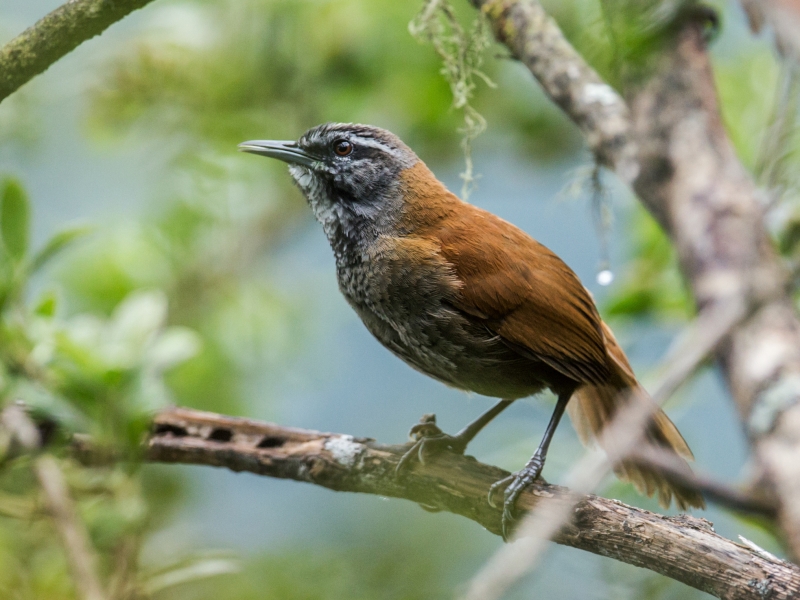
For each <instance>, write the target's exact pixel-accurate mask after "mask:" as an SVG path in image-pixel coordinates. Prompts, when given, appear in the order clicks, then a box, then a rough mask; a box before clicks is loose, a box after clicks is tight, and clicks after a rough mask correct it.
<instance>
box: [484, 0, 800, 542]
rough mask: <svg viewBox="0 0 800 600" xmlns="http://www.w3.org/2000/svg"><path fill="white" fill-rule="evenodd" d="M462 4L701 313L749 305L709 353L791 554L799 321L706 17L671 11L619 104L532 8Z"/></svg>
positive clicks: (798, 504)
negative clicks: (652, 240)
mask: <svg viewBox="0 0 800 600" xmlns="http://www.w3.org/2000/svg"><path fill="white" fill-rule="evenodd" d="M471 2H472V4H473V5H474V6H476V7H478V8H480V9H481V10H482V11H483V12H484V13H485V14H486V15H487V16H488V18H489V20H490V21H491V23H492V26H493V28H494V31H495V35H496V37H497V39H498V40H499V41H500V42H502V43H504V44H505V45H506V46H508V48H509V49H510V50H511V52H512V53H513V55H514V56H515V57H516V58H518V59H519V60H520V61H522V62H523V63H524V64H525V65H526V66H527V67H528V69H529V70H530V71H531V73H532V74H533V75H534V76H535V77H536V79H537V80H538V81H539V83H540V84H541V85H542V87H543V88H544V90H545V92H546V93H547V94H548V95H550V97H551V98H553V100H554V101H555V102H556V103H557V104H558V105H559V106H560V107H561V108H562V109H563V110H564V112H565V113H566V114H567V115H568V116H569V117H570V118H571V119H572V120H573V121H574V122H575V123H576V124H577V125H578V127H580V128H581V130H582V131H583V132H584V134H585V135H586V139H587V141H588V144H589V146H590V148H591V149H592V150H593V151H594V152H595V153H596V154H597V156H598V158H599V159H600V160H601V161H602V162H603V164H605V165H607V166H608V167H609V168H611V169H613V170H614V171H615V172H616V173H617V174H618V175H619V176H620V178H621V179H622V180H623V181H625V182H627V183H629V184H631V185H632V187H633V189H634V190H635V191H636V193H637V194H638V196H639V198H640V199H641V201H642V202H643V203H644V205H645V206H646V207H647V208H648V209H649V210H650V212H651V213H652V214H653V215H654V216H655V217H656V218H657V219H658V221H659V222H660V223H661V225H662V226H663V227H664V229H665V230H666V231H667V232H668V234H669V235H670V237H671V239H672V242H673V243H674V245H675V247H676V249H677V252H678V256H679V259H680V265H681V269H682V271H683V273H684V275H685V276H686V279H687V281H688V282H689V284H690V286H691V289H692V292H693V295H694V297H695V300H696V302H697V305H698V307H699V308H701V309H703V308H707V307H709V306H711V305H717V304H722V303H730V302H731V301H739V302H741V303H742V304H744V305H747V306H753V305H755V306H757V309H756V310H755V312H754V314H753V315H752V316H751V317H750V318H749V319H747V320H746V321H745V322H744V323H743V324H741V325H740V326H739V327H737V328H735V329H734V330H733V331H732V333H731V335H730V336H729V339H728V340H727V341H726V343H723V344H721V345H720V347H719V349H718V350H717V352H716V355H715V357H716V359H717V360H718V362H719V364H720V365H721V367H722V370H723V373H724V374H725V377H726V379H727V382H728V385H729V387H730V389H731V392H732V395H733V397H734V399H735V401H736V405H737V408H738V410H739V414H740V417H741V419H742V422H743V424H744V426H745V429H746V431H747V433H748V435H749V438H750V441H751V443H752V445H753V448H754V451H755V456H756V459H757V461H758V465H759V466H760V478H761V483H762V484H763V485H766V486H767V487H769V488H771V491H772V492H773V493H774V494H775V496H776V497H777V498H778V500H779V505H780V506H779V517H778V521H779V523H780V525H781V527H782V529H783V532H784V534H785V536H786V539H787V542H788V544H789V547H790V549H791V551H792V552H793V554H794V556H795V557H798V556H800V402H798V401H799V400H800V322H799V321H798V318H797V314H796V312H795V309H794V306H793V303H792V300H791V295H790V293H789V290H788V284H787V282H788V277H787V273H786V270H785V268H784V266H783V264H782V262H781V259H780V257H779V256H778V255H777V253H776V252H775V250H774V248H773V245H772V243H771V240H770V237H769V234H768V232H767V229H766V226H765V223H764V218H763V213H764V207H765V203H764V201H763V196H762V194H761V193H760V191H759V190H758V188H757V187H756V185H755V183H754V181H753V179H752V177H751V175H750V174H749V173H748V172H747V170H746V169H745V168H744V166H743V165H742V164H741V162H740V161H739V159H738V157H737V156H736V154H735V152H734V149H733V146H732V144H731V142H730V140H729V139H728V136H727V134H726V132H725V128H724V126H723V123H722V120H721V118H720V115H719V106H718V102H717V95H716V90H715V88H714V82H713V73H712V70H711V65H710V59H709V56H708V53H707V51H706V42H705V40H704V36H703V23H701V22H699V21H698V18H702V13H698V14H695V15H692V14H685V15H680V16H679V18H680V19H681V20H679V21H677V22H676V23H675V27H673V28H672V34H671V37H670V38H669V39H668V40H667V43H666V45H665V46H664V47H663V48H662V49H661V56H660V60H658V61H656V62H655V63H654V68H653V70H652V72H651V73H649V74H648V77H647V80H646V81H645V82H637V83H636V84H634V85H631V86H630V89H626V90H625V99H623V98H622V96H621V95H619V94H617V93H616V92H614V91H613V90H611V88H610V87H609V86H606V88H607V90H606V89H605V88H604V91H603V92H602V93H594V92H595V91H596V90H600V89H601V88H599V87H597V86H599V85H601V84H602V80H601V79H600V78H599V76H598V75H597V73H596V72H595V71H594V70H593V69H592V68H591V67H590V66H589V65H588V64H587V63H586V61H585V60H584V59H583V58H582V57H581V56H580V55H579V54H578V53H577V52H576V51H575V49H574V48H573V47H572V46H571V45H570V44H569V42H568V41H567V40H566V39H565V38H564V36H563V34H562V33H561V31H560V30H559V29H558V26H557V25H556V24H555V22H554V21H553V20H552V19H550V18H549V17H548V16H547V15H546V14H545V12H544V10H543V9H542V7H541V6H540V5H539V3H538V2H536V1H535V0H471ZM706 14H707V13H706ZM587 98H588V99H589V100H587Z"/></svg>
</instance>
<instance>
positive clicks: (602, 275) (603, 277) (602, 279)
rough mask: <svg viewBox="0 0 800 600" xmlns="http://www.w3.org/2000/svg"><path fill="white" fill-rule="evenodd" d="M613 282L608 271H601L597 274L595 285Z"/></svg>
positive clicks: (611, 273)
mask: <svg viewBox="0 0 800 600" xmlns="http://www.w3.org/2000/svg"><path fill="white" fill-rule="evenodd" d="M612 281H614V273H613V272H612V271H611V270H610V269H603V270H602V271H600V272H599V273H598V274H597V283H599V284H600V285H608V284H610V283H611V282H612Z"/></svg>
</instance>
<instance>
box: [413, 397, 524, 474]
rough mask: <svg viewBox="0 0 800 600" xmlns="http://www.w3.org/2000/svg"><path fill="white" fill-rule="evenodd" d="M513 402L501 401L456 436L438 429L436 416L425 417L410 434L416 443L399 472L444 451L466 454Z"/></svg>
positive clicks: (423, 462)
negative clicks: (415, 460)
mask: <svg viewBox="0 0 800 600" xmlns="http://www.w3.org/2000/svg"><path fill="white" fill-rule="evenodd" d="M512 402H513V400H501V401H500V402H498V403H497V404H495V405H494V406H493V407H492V408H490V409H489V410H487V411H486V412H485V413H483V414H482V415H481V416H480V417H478V418H477V419H475V420H474V421H473V422H472V423H470V424H469V425H467V426H466V427H464V429H462V430H461V431H459V432H458V433H457V434H455V435H448V434H446V433H444V432H443V431H442V430H441V429H439V427H437V425H436V415H433V414H431V415H424V416H423V417H422V418H421V419H420V422H419V423H417V424H416V425H414V426H413V427H412V428H411V431H410V432H409V436H411V437H413V438H414V439H415V440H416V441H415V442H414V444H413V445H412V446H411V448H409V449H408V451H407V452H406V453H405V454H404V455H403V457H402V458H401V459H400V462H399V463H397V472H398V473H400V472H401V471H403V470H404V469H406V468H407V467H408V466H409V465H410V464H411V462H412V461H413V460H414V459H415V458H416V459H417V460H419V462H420V463H422V464H425V460H426V459H427V458H429V457H430V456H432V455H434V454H436V453H437V452H441V451H443V450H449V451H451V452H455V453H457V454H464V451H465V450H466V449H467V444H469V443H470V442H471V441H472V438H474V437H475V436H476V435H478V432H479V431H480V430H481V429H483V428H484V427H485V426H486V425H487V423H489V421H491V420H492V419H494V418H495V417H496V416H497V415H499V414H500V413H501V412H503V411H504V410H505V409H506V408H508V407H509V406H510V405H511V403H512Z"/></svg>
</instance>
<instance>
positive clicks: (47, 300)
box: [33, 290, 58, 317]
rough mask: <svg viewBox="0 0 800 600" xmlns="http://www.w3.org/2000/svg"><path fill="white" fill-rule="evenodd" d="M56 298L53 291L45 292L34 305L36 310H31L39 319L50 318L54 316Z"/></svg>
mask: <svg viewBox="0 0 800 600" xmlns="http://www.w3.org/2000/svg"><path fill="white" fill-rule="evenodd" d="M57 304H58V298H57V296H56V293H55V292H54V291H52V290H51V291H49V292H45V293H44V294H43V295H42V297H41V298H39V302H37V303H36V308H34V309H33V312H34V314H37V315H39V316H40V317H52V316H54V315H55V314H56V305H57Z"/></svg>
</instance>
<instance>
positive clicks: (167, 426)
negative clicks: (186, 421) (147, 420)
mask: <svg viewBox="0 0 800 600" xmlns="http://www.w3.org/2000/svg"><path fill="white" fill-rule="evenodd" d="M165 433H171V434H172V435H174V436H175V437H185V436H187V435H189V432H188V431H186V428H185V427H179V426H178V425H172V424H171V423H156V427H155V434H156V435H163V434H165Z"/></svg>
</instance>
